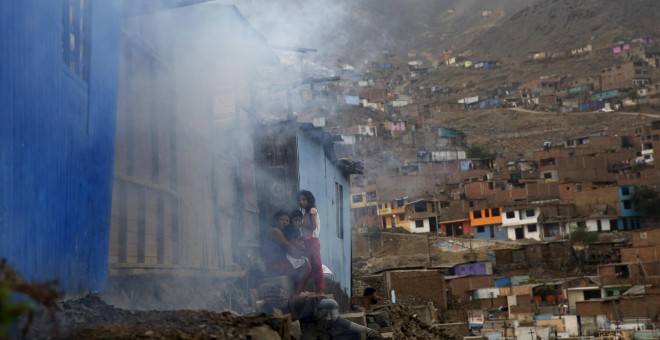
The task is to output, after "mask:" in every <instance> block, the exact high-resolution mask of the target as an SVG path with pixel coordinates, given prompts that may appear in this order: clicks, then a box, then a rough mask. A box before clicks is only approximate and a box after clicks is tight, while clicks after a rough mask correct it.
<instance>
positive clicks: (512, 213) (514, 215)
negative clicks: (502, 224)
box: [506, 211, 516, 218]
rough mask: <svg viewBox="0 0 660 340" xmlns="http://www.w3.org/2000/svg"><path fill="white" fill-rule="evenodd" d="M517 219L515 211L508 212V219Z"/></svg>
mask: <svg viewBox="0 0 660 340" xmlns="http://www.w3.org/2000/svg"><path fill="white" fill-rule="evenodd" d="M514 217H516V213H515V212H513V211H507V212H506V218H514Z"/></svg>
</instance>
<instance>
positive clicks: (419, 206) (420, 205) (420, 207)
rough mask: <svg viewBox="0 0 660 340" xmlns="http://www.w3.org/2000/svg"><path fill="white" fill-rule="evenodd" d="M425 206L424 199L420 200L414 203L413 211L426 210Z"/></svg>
mask: <svg viewBox="0 0 660 340" xmlns="http://www.w3.org/2000/svg"><path fill="white" fill-rule="evenodd" d="M426 208H427V207H426V201H421V202H417V203H415V212H425V211H427V209H426Z"/></svg>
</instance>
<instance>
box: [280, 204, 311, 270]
mask: <svg viewBox="0 0 660 340" xmlns="http://www.w3.org/2000/svg"><path fill="white" fill-rule="evenodd" d="M289 216H290V218H291V223H290V224H289V225H287V226H286V227H285V228H284V231H283V232H284V237H285V238H286V240H287V241H289V243H291V245H293V246H294V247H295V248H296V249H298V250H299V252H287V254H286V258H287V260H289V262H291V265H292V266H293V268H299V267H300V266H302V265H304V264H305V262H309V260H308V259H307V257H306V256H301V254H303V252H304V249H305V244H304V241H303V236H302V220H303V214H302V212H300V210H293V211H292V212H291V214H290V215H289Z"/></svg>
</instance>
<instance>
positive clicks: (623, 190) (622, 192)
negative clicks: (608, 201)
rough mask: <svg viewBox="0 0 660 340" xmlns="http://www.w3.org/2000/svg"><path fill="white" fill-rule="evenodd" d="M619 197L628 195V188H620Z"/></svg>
mask: <svg viewBox="0 0 660 340" xmlns="http://www.w3.org/2000/svg"><path fill="white" fill-rule="evenodd" d="M621 195H625V196H628V195H630V187H621Z"/></svg>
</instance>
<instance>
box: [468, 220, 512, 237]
mask: <svg viewBox="0 0 660 340" xmlns="http://www.w3.org/2000/svg"><path fill="white" fill-rule="evenodd" d="M479 227H483V228H484V231H483V232H481V233H480V232H479V231H478V230H479V229H478V228H479ZM479 227H473V228H474V238H478V239H485V240H506V239H507V233H506V228H500V225H497V224H489V225H483V226H479ZM491 229H492V230H493V237H491V235H490V233H491Z"/></svg>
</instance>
